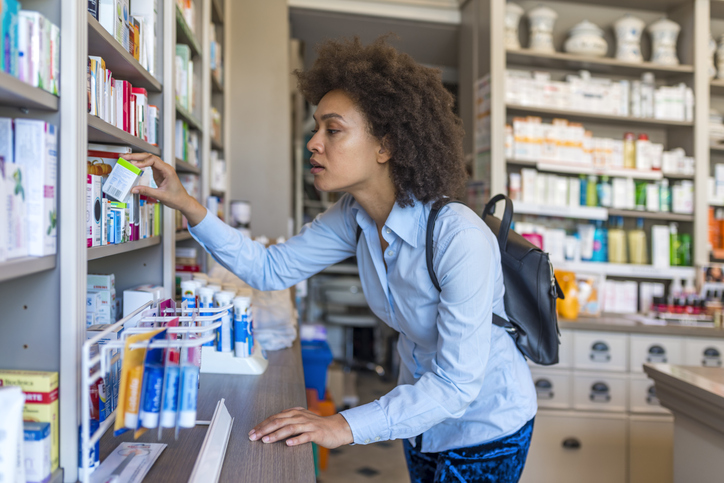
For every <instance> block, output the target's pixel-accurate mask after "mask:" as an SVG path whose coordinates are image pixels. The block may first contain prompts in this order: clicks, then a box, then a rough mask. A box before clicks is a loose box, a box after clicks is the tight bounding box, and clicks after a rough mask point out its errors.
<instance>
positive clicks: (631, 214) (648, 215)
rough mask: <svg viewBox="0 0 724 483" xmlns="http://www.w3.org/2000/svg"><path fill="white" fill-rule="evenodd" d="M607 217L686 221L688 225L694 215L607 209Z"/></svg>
mask: <svg viewBox="0 0 724 483" xmlns="http://www.w3.org/2000/svg"><path fill="white" fill-rule="evenodd" d="M608 216H625V217H627V218H645V219H648V220H662V221H686V222H690V223H693V221H694V215H684V214H681V213H670V212H662V211H637V210H616V209H613V208H609V209H608Z"/></svg>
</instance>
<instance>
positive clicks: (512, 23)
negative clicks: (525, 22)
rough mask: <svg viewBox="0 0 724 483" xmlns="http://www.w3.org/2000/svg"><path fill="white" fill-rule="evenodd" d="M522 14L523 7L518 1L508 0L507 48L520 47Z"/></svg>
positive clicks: (506, 8)
mask: <svg viewBox="0 0 724 483" xmlns="http://www.w3.org/2000/svg"><path fill="white" fill-rule="evenodd" d="M522 15H523V8H522V7H521V6H520V5H518V4H517V3H513V2H508V3H506V4H505V48H506V49H508V50H519V49H520V40H519V39H518V25H519V24H520V17H521V16H522Z"/></svg>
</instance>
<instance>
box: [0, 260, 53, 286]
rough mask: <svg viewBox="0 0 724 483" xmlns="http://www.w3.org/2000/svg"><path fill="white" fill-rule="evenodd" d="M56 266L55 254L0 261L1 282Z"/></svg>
mask: <svg viewBox="0 0 724 483" xmlns="http://www.w3.org/2000/svg"><path fill="white" fill-rule="evenodd" d="M53 268H55V255H48V256H47V257H23V258H16V259H14V260H8V261H6V262H2V263H0V282H6V281H8V280H14V279H16V278H20V277H25V276H27V275H32V274H34V273H39V272H44V271H46V270H52V269H53Z"/></svg>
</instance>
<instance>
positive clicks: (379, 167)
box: [307, 90, 389, 194]
mask: <svg viewBox="0 0 724 483" xmlns="http://www.w3.org/2000/svg"><path fill="white" fill-rule="evenodd" d="M314 121H315V129H314V131H313V132H314V135H313V136H312V139H310V140H309V142H308V143H307V149H309V151H311V153H312V158H311V160H310V161H311V164H312V174H313V175H314V187H315V188H317V189H318V190H319V191H344V192H351V193H353V194H354V193H355V192H358V191H360V190H364V189H365V188H366V187H367V186H373V185H374V184H375V183H378V182H379V181H380V180H381V179H385V178H386V179H387V180H388V182H389V174H388V172H387V170H388V167H387V166H388V165H387V161H389V156H388V155H387V153H386V150H385V149H383V148H382V145H381V144H380V142H379V141H378V140H377V139H375V137H374V136H372V135H371V134H370V133H369V132H368V130H367V120H366V119H365V117H364V115H363V114H362V112H360V110H359V109H358V108H357V106H356V105H355V104H354V102H353V101H352V99H350V97H349V96H348V95H347V94H345V93H344V92H343V91H341V90H334V91H330V92H328V93H327V94H326V95H325V96H324V97H323V98H322V100H321V101H319V106H318V107H317V112H316V113H315V114H314Z"/></svg>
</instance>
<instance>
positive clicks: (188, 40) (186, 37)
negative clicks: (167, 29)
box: [175, 6, 202, 57]
mask: <svg viewBox="0 0 724 483" xmlns="http://www.w3.org/2000/svg"><path fill="white" fill-rule="evenodd" d="M175 8H176V43H177V44H186V45H188V46H189V47H191V52H192V54H193V55H196V56H199V57H200V56H202V53H201V44H199V41H198V40H197V39H196V35H194V33H193V32H192V31H191V29H190V28H189V26H188V24H187V23H186V19H184V16H183V14H182V13H181V10H180V9H179V8H178V6H176V7H175Z"/></svg>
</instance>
